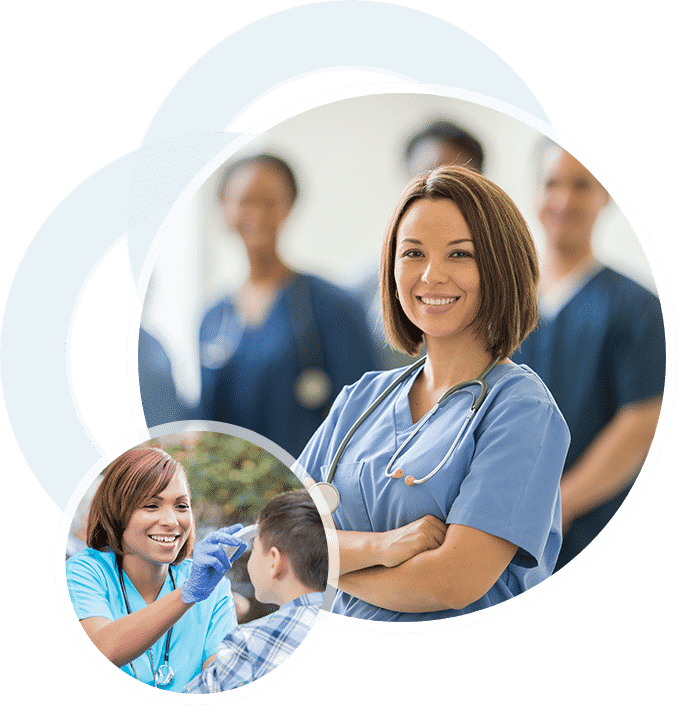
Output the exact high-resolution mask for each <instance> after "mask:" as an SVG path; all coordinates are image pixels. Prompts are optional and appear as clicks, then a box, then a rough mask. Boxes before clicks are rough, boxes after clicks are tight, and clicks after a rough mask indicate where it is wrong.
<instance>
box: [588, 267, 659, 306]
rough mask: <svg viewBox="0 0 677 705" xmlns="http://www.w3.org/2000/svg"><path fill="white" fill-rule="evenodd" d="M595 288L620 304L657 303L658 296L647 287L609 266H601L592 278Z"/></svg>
mask: <svg viewBox="0 0 677 705" xmlns="http://www.w3.org/2000/svg"><path fill="white" fill-rule="evenodd" d="M594 283H595V285H596V287H597V289H599V290H602V291H604V292H605V294H606V295H607V296H609V297H610V298H612V299H613V301H614V302H617V303H620V304H622V305H624V306H625V305H628V304H633V305H638V304H640V305H642V304H655V305H658V297H657V296H656V295H655V294H654V293H652V292H651V291H649V290H648V289H647V288H645V287H644V286H642V285H641V284H639V283H638V282H636V281H634V280H632V279H630V278H629V277H627V276H625V275H624V274H621V273H620V272H617V271H616V270H615V269H611V268H610V267H603V268H602V269H601V271H600V272H599V273H598V274H597V275H596V277H595V278H594Z"/></svg>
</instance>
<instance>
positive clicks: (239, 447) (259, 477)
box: [162, 432, 302, 525]
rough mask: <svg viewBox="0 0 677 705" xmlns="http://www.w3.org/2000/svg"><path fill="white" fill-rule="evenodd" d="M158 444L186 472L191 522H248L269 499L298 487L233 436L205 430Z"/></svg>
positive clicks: (285, 471) (278, 465)
mask: <svg viewBox="0 0 677 705" xmlns="http://www.w3.org/2000/svg"><path fill="white" fill-rule="evenodd" d="M163 441H164V442H163V443H162V447H163V448H164V449H165V450H166V451H167V452H168V453H169V454H170V455H172V456H173V457H174V458H176V459H177V460H178V461H179V462H180V463H181V464H182V465H183V466H184V468H185V469H186V473H187V475H188V483H189V485H190V491H191V495H192V503H193V510H194V513H195V515H196V520H197V521H198V522H200V523H203V524H212V525H217V524H218V525H223V524H232V523H237V522H242V523H248V522H251V521H253V520H254V519H255V518H256V515H257V514H258V512H259V510H260V509H261V508H262V507H263V506H264V505H265V504H266V503H267V502H269V501H270V500H271V499H273V497H276V496H277V495H279V494H281V493H282V492H289V491H291V490H295V489H299V488H300V487H302V484H301V482H300V481H299V480H298V479H297V478H296V476H295V475H294V474H293V473H292V472H291V470H289V468H288V467H287V466H286V465H284V464H283V463H282V462H280V461H279V460H278V459H277V458H275V457H274V456H272V455H271V454H270V453H268V452H267V451H265V450H263V449H262V448H260V447H259V446H257V445H254V444H253V443H250V442H249V441H244V440H242V439H241V438H237V437H235V436H228V435H225V434H221V433H211V432H204V433H199V434H198V433H192V434H184V435H181V436H174V437H171V438H168V437H165V438H164V439H163Z"/></svg>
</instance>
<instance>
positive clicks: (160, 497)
mask: <svg viewBox="0 0 677 705" xmlns="http://www.w3.org/2000/svg"><path fill="white" fill-rule="evenodd" d="M148 499H149V500H150V499H162V500H164V497H163V496H162V495H161V494H154V495H153V496H152V497H149V498H148ZM182 499H190V497H189V496H188V495H187V494H181V495H179V496H178V497H175V498H174V501H175V502H178V501H179V500H182Z"/></svg>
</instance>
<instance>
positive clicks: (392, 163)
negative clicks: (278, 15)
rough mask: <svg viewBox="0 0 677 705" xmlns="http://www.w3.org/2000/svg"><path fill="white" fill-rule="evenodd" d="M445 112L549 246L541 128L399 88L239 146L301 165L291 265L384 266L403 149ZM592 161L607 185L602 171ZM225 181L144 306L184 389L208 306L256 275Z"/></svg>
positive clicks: (641, 262) (634, 270) (344, 280)
mask: <svg viewBox="0 0 677 705" xmlns="http://www.w3.org/2000/svg"><path fill="white" fill-rule="evenodd" d="M445 117H446V118H449V119H452V120H455V121H457V122H459V123H460V124H462V125H465V126H466V127H467V128H469V129H471V130H473V131H474V132H475V133H476V135H477V136H478V138H479V139H480V140H481V141H482V142H483V144H484V147H485V154H486V160H485V173H486V175H487V176H488V177H489V178H490V179H492V180H494V181H495V182H496V183H498V184H499V185H500V186H501V187H502V188H504V189H505V190H506V191H507V192H508V193H509V194H510V195H511V196H512V198H513V199H514V200H515V202H516V203H517V205H518V207H519V208H520V209H521V210H522V212H523V214H524V216H525V217H526V219H527V221H528V222H529V224H530V226H531V228H532V232H533V233H534V237H535V239H536V242H537V245H539V246H540V244H541V243H542V234H541V230H540V224H539V223H538V221H537V219H536V216H535V212H534V208H533V191H534V176H535V174H534V171H535V169H534V147H535V145H536V143H537V142H538V140H539V139H540V138H541V135H540V133H539V132H538V131H537V130H535V129H534V128H533V127H531V126H528V125H526V124H524V123H522V122H520V121H519V120H517V119H515V118H514V117H510V116H508V115H505V114H503V113H501V112H499V111H498V110H495V109H491V108H487V107H484V106H480V105H475V104H473V103H470V102H467V101H462V100H460V99H455V98H447V97H442V96H437V95H420V94H418V95H417V94H408V93H394V94H384V95H373V96H364V97H358V98H349V99H345V100H340V101H338V102H334V103H330V104H328V105H324V106H321V107H318V108H314V109H312V110H308V111H307V112H304V113H302V114H300V115H297V116H295V117H291V118H289V119H287V120H285V121H284V122H282V123H280V124H278V125H276V126H274V127H272V128H270V129H269V130H267V131H266V132H265V133H263V134H262V135H261V136H259V137H256V138H255V139H253V140H252V141H251V142H249V143H248V144H247V145H246V147H245V148H244V149H243V150H242V152H241V153H239V154H242V153H250V152H258V151H273V152H275V153H278V154H280V155H281V156H283V157H284V158H286V159H288V160H289V161H290V163H291V164H292V165H293V166H294V168H295V169H296V171H297V174H298V178H299V186H300V196H299V199H298V201H297V205H296V208H295V210H294V211H293V213H292V215H291V217H290V219H289V221H288V223H287V226H286V228H285V233H284V235H283V238H282V241H281V247H282V250H283V254H284V257H285V259H286V260H287V262H288V263H289V264H290V265H291V266H293V267H295V268H297V269H300V270H303V271H308V272H312V273H316V274H319V275H320V276H323V277H325V278H327V279H329V280H332V281H334V282H335V283H338V284H340V285H349V284H350V283H351V282H354V281H355V280H356V279H357V278H359V276H360V274H361V273H362V272H364V271H365V270H368V269H369V268H370V267H371V266H374V265H375V263H376V262H377V260H378V253H379V247H380V241H381V237H382V235H383V232H384V229H385V226H386V223H387V220H388V216H389V214H390V211H391V209H392V207H393V205H394V203H395V201H396V198H397V196H398V194H399V192H400V191H401V189H402V187H403V186H404V184H405V183H406V181H407V176H406V173H405V171H404V167H403V163H402V151H403V147H404V144H405V143H406V141H407V139H408V137H409V136H410V135H411V134H413V133H414V132H415V131H417V130H418V129H420V127H421V126H422V125H423V124H424V123H425V122H427V121H429V120H431V119H436V118H445ZM576 156H578V158H579V159H581V161H583V162H584V163H585V162H586V160H585V159H584V158H582V155H580V154H577V155H576ZM591 157H592V158H594V155H591ZM587 166H588V167H589V168H590V169H591V170H592V171H593V172H595V173H596V176H598V178H599V179H600V180H601V181H602V182H603V183H604V182H605V177H604V174H603V173H602V172H600V171H599V169H596V168H595V167H593V165H591V164H589V163H588V164H587ZM217 178H218V172H215V173H214V174H213V175H212V177H211V178H210V179H208V180H207V181H206V182H205V184H204V186H203V188H202V189H201V190H200V192H199V193H198V194H197V196H196V197H195V199H194V201H193V203H192V205H191V209H190V213H189V214H188V215H187V216H186V217H185V218H183V219H178V220H177V225H176V227H175V228H174V231H173V232H172V233H171V236H170V237H168V238H167V240H166V243H165V245H164V248H163V251H162V253H161V256H160V258H159V260H158V263H157V265H156V269H155V272H154V279H153V286H152V287H151V288H150V289H149V292H148V295H147V297H146V302H145V307H144V325H145V326H147V327H148V328H149V329H150V330H151V331H152V332H154V333H155V334H156V335H157V337H158V338H159V339H160V340H161V341H162V343H163V344H164V345H165V347H166V348H167V350H168V353H169V354H170V356H171V357H172V360H173V363H174V366H175V368H176V378H177V379H176V381H177V384H178V385H179V387H180V389H182V390H183V391H184V393H185V394H186V395H190V394H191V392H192V393H193V394H194V393H195V385H196V381H197V356H196V350H197V348H196V336H197V328H198V326H199V321H200V318H201V315H202V312H203V311H204V309H205V307H206V306H208V305H209V303H211V302H212V301H214V300H215V299H216V298H218V296H219V295H221V294H222V293H223V292H225V291H228V290H232V289H234V288H236V287H237V286H238V284H239V283H240V282H241V281H242V280H243V279H244V277H245V276H246V267H247V265H246V260H245V258H244V255H243V253H242V250H241V248H240V246H239V242H238V241H237V238H236V236H234V235H233V234H231V233H228V232H226V231H225V229H224V226H223V223H222V219H221V216H220V212H219V209H218V204H217V202H216V198H215V188H216V181H217ZM598 226H599V227H598V229H597V231H596V233H595V240H594V247H595V250H596V253H597V255H598V257H599V258H600V259H601V260H602V261H603V262H605V263H607V264H610V265H611V266H613V267H615V268H617V269H619V270H620V271H622V272H623V273H625V274H627V275H628V276H630V277H632V278H634V279H636V280H637V281H639V282H640V283H642V284H643V285H645V286H647V287H648V288H650V289H651V290H653V291H655V285H654V282H653V278H652V275H651V270H650V268H649V264H648V262H647V260H646V257H645V255H644V252H643V251H642V247H641V245H640V243H639V241H638V240H637V238H636V237H635V235H634V233H633V231H632V228H631V226H630V224H629V223H628V221H627V219H626V218H625V216H624V215H623V214H622V212H621V211H620V209H619V208H618V207H617V206H616V205H615V204H612V205H611V206H610V207H609V208H608V209H607V211H606V212H605V213H604V214H603V216H602V218H600V221H599V222H598ZM177 295H178V296H179V298H180V299H181V301H182V303H180V304H179V305H176V304H174V303H170V299H169V297H171V299H172V300H173V301H176V298H177Z"/></svg>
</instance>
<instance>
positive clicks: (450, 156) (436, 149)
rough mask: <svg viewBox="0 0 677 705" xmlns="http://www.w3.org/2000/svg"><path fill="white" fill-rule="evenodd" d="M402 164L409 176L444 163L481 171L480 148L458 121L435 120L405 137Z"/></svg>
mask: <svg viewBox="0 0 677 705" xmlns="http://www.w3.org/2000/svg"><path fill="white" fill-rule="evenodd" d="M404 164H405V166H406V169H407V173H408V175H409V177H410V178H411V177H414V176H416V175H417V174H423V173H424V172H426V171H430V170H431V169H436V168H437V167H438V166H444V165H449V166H453V165H457V166H465V167H467V168H468V169H472V170H473V171H477V172H479V173H480V174H483V173H484V148H483V147H482V144H481V143H480V141H479V140H478V139H477V138H476V137H474V136H473V135H472V134H471V133H470V132H469V131H468V130H466V129H465V128H463V127H461V126H460V125H457V124H456V123H454V122H450V121H449V120H435V121H433V122H431V123H429V124H428V125H426V127H424V128H423V129H422V130H420V131H419V132H417V133H416V134H415V135H413V136H412V137H411V138H410V139H409V141H408V142H407V145H406V147H405V149H404Z"/></svg>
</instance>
